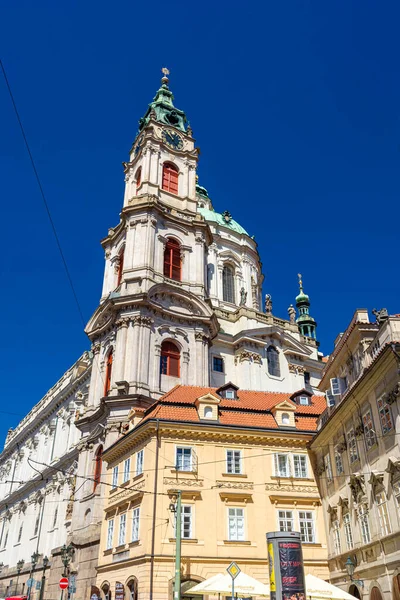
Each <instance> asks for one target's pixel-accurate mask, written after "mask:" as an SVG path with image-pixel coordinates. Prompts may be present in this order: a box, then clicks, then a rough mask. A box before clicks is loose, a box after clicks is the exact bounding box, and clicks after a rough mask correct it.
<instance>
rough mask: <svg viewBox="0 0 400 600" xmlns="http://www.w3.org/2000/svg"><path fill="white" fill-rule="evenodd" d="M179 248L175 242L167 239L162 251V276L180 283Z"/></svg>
mask: <svg viewBox="0 0 400 600" xmlns="http://www.w3.org/2000/svg"><path fill="white" fill-rule="evenodd" d="M181 272H182V260H181V246H180V243H179V242H178V241H177V240H174V239H172V238H169V239H168V241H167V243H166V245H165V250H164V276H165V277H169V279H173V280H174V281H181Z"/></svg>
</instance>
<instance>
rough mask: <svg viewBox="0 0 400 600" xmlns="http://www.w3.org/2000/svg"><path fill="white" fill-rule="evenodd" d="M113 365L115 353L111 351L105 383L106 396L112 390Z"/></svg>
mask: <svg viewBox="0 0 400 600" xmlns="http://www.w3.org/2000/svg"><path fill="white" fill-rule="evenodd" d="M112 364H113V351H112V350H110V352H109V353H108V356H107V364H106V377H105V381H104V395H105V396H107V394H108V392H109V391H110V388H111V372H112Z"/></svg>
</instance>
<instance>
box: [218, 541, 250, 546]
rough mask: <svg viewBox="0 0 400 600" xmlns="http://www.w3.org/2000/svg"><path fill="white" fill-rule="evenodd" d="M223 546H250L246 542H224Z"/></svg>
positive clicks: (248, 542)
mask: <svg viewBox="0 0 400 600" xmlns="http://www.w3.org/2000/svg"><path fill="white" fill-rule="evenodd" d="M224 544H228V545H231V546H251V542H250V541H248V540H224Z"/></svg>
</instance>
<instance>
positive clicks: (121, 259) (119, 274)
mask: <svg viewBox="0 0 400 600" xmlns="http://www.w3.org/2000/svg"><path fill="white" fill-rule="evenodd" d="M124 253H125V250H124V248H123V249H122V250H121V252H120V253H119V257H118V268H117V287H119V286H120V285H121V281H122V272H123V270H124Z"/></svg>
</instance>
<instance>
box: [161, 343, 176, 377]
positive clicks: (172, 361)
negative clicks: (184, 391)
mask: <svg viewBox="0 0 400 600" xmlns="http://www.w3.org/2000/svg"><path fill="white" fill-rule="evenodd" d="M180 362H181V353H180V351H179V348H178V347H177V346H176V345H175V344H174V343H173V342H163V343H162V345H161V366H160V370H161V375H169V376H170V377H180Z"/></svg>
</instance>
